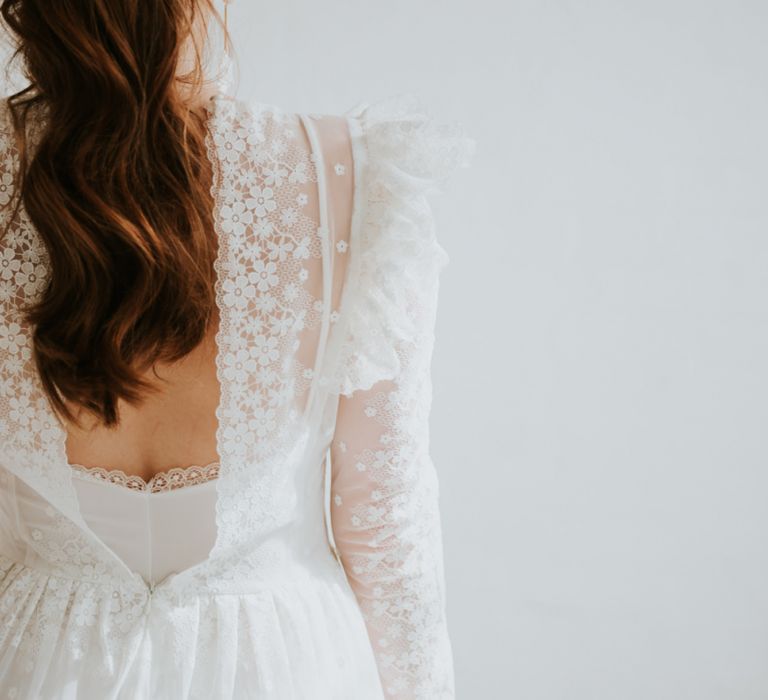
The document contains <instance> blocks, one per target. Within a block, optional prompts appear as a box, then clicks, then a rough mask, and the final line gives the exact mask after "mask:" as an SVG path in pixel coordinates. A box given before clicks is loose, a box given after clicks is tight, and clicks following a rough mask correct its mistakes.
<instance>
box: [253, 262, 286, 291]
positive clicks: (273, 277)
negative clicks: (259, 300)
mask: <svg viewBox="0 0 768 700" xmlns="http://www.w3.org/2000/svg"><path fill="white" fill-rule="evenodd" d="M251 278H252V279H253V281H254V283H255V284H256V286H257V287H258V289H259V291H260V292H266V291H267V290H268V289H269V288H270V287H274V286H275V285H276V284H277V283H278V282H279V281H280V278H279V277H278V276H277V265H276V264H275V263H273V262H271V261H270V262H268V263H266V264H265V263H264V261H263V260H257V261H256V262H255V263H254V264H253V272H252V273H251Z"/></svg>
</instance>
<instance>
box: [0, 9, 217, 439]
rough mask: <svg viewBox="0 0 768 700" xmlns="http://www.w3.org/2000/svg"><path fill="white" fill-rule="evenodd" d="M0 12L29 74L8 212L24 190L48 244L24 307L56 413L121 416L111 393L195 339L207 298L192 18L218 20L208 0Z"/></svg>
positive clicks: (204, 186) (203, 164) (205, 202)
mask: <svg viewBox="0 0 768 700" xmlns="http://www.w3.org/2000/svg"><path fill="white" fill-rule="evenodd" d="M0 15H2V18H3V20H4V21H5V23H6V25H7V28H8V29H9V30H10V35H11V37H12V39H13V41H14V44H15V45H14V48H15V52H14V55H13V59H17V58H18V59H21V62H22V65H23V69H24V77H25V78H26V80H28V82H29V84H28V85H27V87H25V88H24V89H23V90H20V91H19V92H16V93H15V94H13V95H11V96H10V97H8V98H7V101H8V106H9V112H10V114H11V117H12V122H13V127H14V130H15V132H16V139H17V143H18V147H19V154H20V168H19V171H18V174H17V177H18V180H17V187H16V191H17V193H18V200H17V202H16V208H15V210H14V216H15V214H16V213H17V212H18V208H19V206H20V204H21V202H23V205H24V208H25V211H26V212H27V214H28V216H29V218H30V220H31V222H32V224H33V225H34V226H35V228H36V230H37V232H39V234H40V237H41V239H42V241H43V243H44V245H45V248H46V250H47V252H48V255H49V259H50V276H49V280H48V283H47V285H46V287H45V289H44V291H43V293H42V295H41V297H40V298H39V299H38V300H37V303H35V304H34V305H30V307H29V308H27V309H26V310H25V313H26V318H27V320H28V321H29V323H30V324H32V325H33V327H34V329H35V330H34V339H33V342H34V356H35V363H36V366H37V369H38V372H39V374H40V377H41V379H42V385H43V388H44V390H45V392H46V393H47V395H48V396H49V397H50V400H51V403H52V406H53V407H54V409H55V410H56V412H57V413H58V414H59V415H60V416H65V417H66V418H67V419H68V420H70V421H73V422H75V423H76V424H78V425H80V422H79V420H78V417H77V416H76V415H75V414H74V412H73V411H71V410H70V409H69V408H68V407H67V406H66V404H65V403H64V402H65V401H69V402H71V403H73V404H75V405H78V406H80V407H82V408H84V409H85V410H86V411H88V412H90V413H92V414H93V415H94V416H96V417H97V418H98V419H99V420H100V421H102V422H103V423H104V424H105V425H107V426H114V425H116V424H118V423H119V416H118V410H117V408H118V399H119V398H123V399H124V400H125V401H128V402H129V403H140V402H141V400H142V398H143V396H144V395H145V393H146V392H149V391H152V390H153V387H152V385H151V384H150V383H149V382H147V381H145V380H144V379H143V378H142V376H141V374H142V373H143V372H145V371H146V369H147V368H148V367H152V368H154V363H155V362H158V361H164V362H174V361H176V360H179V359H181V358H182V357H184V356H185V355H186V354H188V353H189V352H190V351H191V350H193V349H194V348H195V347H196V346H197V345H198V344H199V343H200V342H201V341H202V340H203V338H204V337H205V334H206V333H207V331H208V328H209V324H210V323H211V321H212V319H213V316H214V313H215V291H214V280H215V271H214V268H213V262H214V260H215V257H216V251H217V242H216V237H215V235H214V233H213V231H214V229H213V221H212V202H211V189H210V188H211V173H210V167H209V165H210V164H209V161H208V156H207V153H206V142H205V136H206V130H207V124H206V123H205V119H204V118H203V117H202V116H201V115H198V114H196V113H195V111H194V110H193V109H192V108H191V107H190V105H191V99H194V98H195V97H196V96H197V95H199V94H200V91H201V89H202V85H203V81H204V70H205V69H204V65H203V56H204V55H205V50H206V49H205V46H201V42H200V40H199V37H200V35H201V33H200V31H199V29H198V28H199V27H200V26H201V24H200V23H201V22H203V26H205V27H206V28H207V27H208V26H209V25H208V23H209V21H210V19H211V18H212V17H215V18H216V20H217V21H218V23H219V25H220V26H221V27H222V30H223V31H224V32H226V30H225V29H224V27H223V24H222V22H221V17H220V16H219V14H218V13H217V12H216V10H215V9H214V7H213V5H212V0H54V1H52V0H2V2H1V4H0ZM206 31H207V29H206ZM190 47H192V51H191V54H192V56H193V60H192V64H193V65H192V68H191V70H190V71H188V72H183V73H182V72H181V71H180V70H179V68H180V66H183V65H184V63H183V61H184V60H185V58H186V57H187V56H188V55H189V53H190V52H189V48H190ZM185 90H186V93H185ZM185 94H186V96H185ZM190 98H191V99H190ZM37 106H40V107H41V108H43V109H44V112H45V115H46V120H45V126H44V129H43V130H42V131H41V133H40V136H39V137H38V145H37V148H36V149H35V152H34V154H31V153H28V151H29V150H31V149H28V147H27V126H28V121H29V120H30V119H38V118H40V114H41V112H40V111H39V110H38V109H36V107H37ZM14 216H11V220H12V219H13V218H14ZM78 413H79V411H78Z"/></svg>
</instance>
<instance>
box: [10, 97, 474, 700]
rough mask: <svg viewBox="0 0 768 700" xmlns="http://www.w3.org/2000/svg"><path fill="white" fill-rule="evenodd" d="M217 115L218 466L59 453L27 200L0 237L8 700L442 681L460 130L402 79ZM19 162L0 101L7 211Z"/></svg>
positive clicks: (385, 694) (224, 107) (40, 250)
mask: <svg viewBox="0 0 768 700" xmlns="http://www.w3.org/2000/svg"><path fill="white" fill-rule="evenodd" d="M40 109H41V110H42V109H43V108H40ZM208 117H209V126H210V135H209V137H208V155H209V158H210V159H211V162H212V164H213V165H214V182H213V186H212V193H213V194H214V195H215V201H214V207H215V222H216V234H217V236H218V237H219V253H218V259H217V262H216V271H217V276H218V277H217V283H216V299H217V306H218V310H219V318H220V326H219V332H218V334H217V336H216V349H217V360H216V361H217V377H218V379H219V383H220V387H221V398H220V403H219V407H218V409H217V413H216V416H217V418H218V430H217V445H218V455H219V461H217V462H215V463H212V464H209V465H200V466H191V467H185V468H178V469H174V470H171V471H170V472H166V473H163V474H160V475H157V476H156V477H155V478H153V479H152V481H151V482H149V483H144V482H143V481H142V480H141V479H140V478H139V477H128V476H126V475H125V474H124V473H122V472H119V471H117V470H112V469H110V465H103V468H98V467H84V466H82V465H76V464H68V462H67V453H66V448H65V440H66V432H65V429H64V428H63V426H62V425H61V424H60V423H59V422H58V421H57V420H56V418H55V415H54V413H53V411H52V408H51V405H50V403H49V401H48V398H47V396H46V395H45V394H44V392H43V390H42V387H41V382H40V379H39V376H38V375H37V374H36V371H35V365H34V359H33V355H32V349H33V343H32V338H33V332H34V329H33V328H31V327H30V326H29V325H28V324H27V322H26V320H25V317H24V314H23V309H24V306H25V305H26V304H27V303H30V302H31V301H32V300H34V299H35V298H36V296H37V295H38V294H39V293H40V292H41V291H42V289H43V287H44V285H45V284H46V282H47V280H48V279H49V277H48V273H49V270H48V266H47V261H48V258H47V252H46V249H45V247H44V246H43V244H42V242H41V240H40V238H39V236H38V235H37V234H36V232H35V230H34V227H33V226H32V225H31V223H30V220H29V218H28V216H27V215H26V213H25V211H24V208H23V206H22V207H21V208H20V209H19V211H18V212H17V213H16V214H15V220H14V222H13V224H12V226H11V227H10V229H9V231H8V234H7V236H6V237H5V239H4V240H2V241H0V698H3V699H5V698H14V699H15V700H21V699H25V700H26V699H29V700H31V699H33V698H34V699H35V700H42V699H45V698H57V699H58V698H67V699H69V698H72V699H87V700H109V699H113V698H114V699H118V698H119V699H121V700H123V699H124V700H128V699H130V700H137V699H138V700H143V699H146V700H149V699H153V700H154V699H160V700H177V699H179V700H180V699H182V698H201V699H202V698H205V699H206V700H225V699H228V698H249V699H256V698H258V699H264V700H266V699H271V700H272V699H274V700H288V699H291V700H345V699H346V700H381V699H382V698H399V699H403V698H408V699H411V698H424V699H426V698H429V699H437V698H453V697H454V682H453V662H452V651H451V644H450V641H449V635H448V630H447V626H446V616H445V603H446V592H445V584H444V574H443V560H442V537H441V527H440V517H439V509H438V482H437V478H436V472H435V469H434V466H433V464H432V461H431V458H430V453H429V428H428V419H429V410H430V404H431V383H430V381H431V380H430V360H431V353H432V347H433V342H434V320H435V312H436V304H437V292H438V276H439V271H440V269H441V268H442V266H443V265H444V264H445V263H446V262H447V259H448V258H447V255H446V253H445V251H444V250H443V248H442V247H441V246H440V244H439V243H438V242H437V240H436V236H435V230H434V220H433V215H432V211H431V208H430V203H429V201H428V196H427V195H429V194H430V193H432V192H437V191H439V189H440V187H439V185H440V184H441V183H443V182H444V180H445V178H446V177H447V176H448V175H449V174H450V173H451V172H452V171H453V170H455V169H456V168H458V167H460V166H463V165H467V164H468V162H469V160H470V156H471V154H472V152H473V150H474V145H475V144H474V141H473V140H472V139H470V138H469V137H468V136H466V135H465V134H464V133H463V130H462V129H461V128H460V127H459V126H458V125H456V124H441V123H438V122H436V121H435V120H434V119H433V118H432V117H430V116H428V115H427V114H425V111H424V109H423V107H422V106H421V105H420V103H419V101H418V100H417V99H415V98H414V97H413V96H401V97H392V98H385V99H382V100H379V101H378V102H374V103H373V104H361V105H358V106H356V107H354V108H353V109H351V110H349V111H348V112H346V113H345V114H343V115H318V114H311V115H310V114H302V115H298V114H291V113H285V112H283V111H282V110H281V109H279V108H278V107H277V106H274V105H268V104H263V103H257V102H246V101H241V100H236V99H231V98H226V97H223V96H217V97H215V98H214V99H213V100H212V101H211V102H210V105H209V107H208ZM44 119H45V113H44V111H41V112H40V113H39V114H38V115H37V121H36V122H33V124H32V128H31V130H30V133H29V138H30V146H31V149H32V150H34V147H35V144H36V141H35V139H37V138H38V137H39V133H41V132H42V129H41V128H40V125H42V124H43V123H44ZM18 165H19V154H18V152H17V151H16V148H15V146H14V142H13V139H12V133H11V129H10V122H9V115H8V110H7V107H6V106H5V103H3V108H2V114H1V115H0V224H2V225H3V226H4V225H5V224H6V223H7V222H8V217H10V216H11V215H12V213H13V212H12V208H11V207H10V206H7V205H8V203H9V200H11V198H12V194H13V192H12V190H13V176H14V174H15V168H17V167H18ZM327 514H328V515H329V516H330V517H329V518H328V517H326V516H327Z"/></svg>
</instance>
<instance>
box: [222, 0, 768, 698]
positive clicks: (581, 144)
mask: <svg viewBox="0 0 768 700" xmlns="http://www.w3.org/2000/svg"><path fill="white" fill-rule="evenodd" d="M231 21H232V24H233V25H234V26H233V33H234V37H235V44H236V49H237V52H238V54H239V57H240V68H241V81H240V87H239V95H240V96H241V97H249V98H254V99H257V100H258V101H261V102H271V103H276V104H279V105H281V106H282V107H284V108H285V109H291V110H295V111H306V112H333V113H340V112H343V111H344V110H346V109H348V108H349V107H351V106H352V105H354V104H356V103H357V102H360V101H372V100H375V99H376V98H378V97H382V96H387V95H390V94H395V93H398V92H415V93H417V94H419V95H421V96H422V97H423V98H424V99H425V101H426V102H427V104H430V105H431V106H432V107H433V113H434V114H435V116H437V117H439V118H441V119H445V120H449V121H450V120H457V121H460V122H462V123H463V124H464V125H465V126H466V128H467V130H468V131H469V132H470V133H471V134H472V135H474V136H475V137H476V138H477V140H478V153H477V156H476V158H475V161H474V163H473V166H472V168H470V169H468V170H463V171H460V172H459V173H457V175H456V176H455V177H454V179H453V180H452V182H451V183H450V185H449V187H448V189H447V191H446V195H444V196H442V197H440V198H437V199H435V212H436V216H437V218H438V227H439V235H440V238H441V242H442V244H443V246H444V247H445V248H446V250H447V252H448V254H449V255H450V257H451V263H450V264H449V266H448V267H447V268H446V269H445V271H444V273H443V278H442V287H441V305H440V311H439V318H438V328H437V343H436V348H435V357H434V363H433V381H434V389H435V398H434V403H433V413H432V454H433V457H434V460H435V463H436V465H437V468H438V471H439V473H440V479H441V510H442V513H443V523H444V524H443V530H444V538H445V561H446V569H447V587H448V614H449V622H450V627H451V635H452V640H453V647H454V654H455V662H456V673H457V691H458V692H457V696H458V697H459V698H461V699H462V700H475V699H478V700H486V699H488V700H496V699H498V700H507V699H508V698H516V699H520V700H688V699H690V700H766V698H768V663H766V659H768V515H767V514H766V494H767V492H768V473H767V472H766V468H765V467H766V454H767V448H768V440H767V439H766V434H767V433H766V423H767V422H768V420H767V419H768V369H766V361H768V313H767V312H766V304H768V239H767V238H766V227H767V226H768V202H767V200H766V185H768V173H767V172H766V169H767V168H768V138H767V137H766V133H767V132H768V80H766V78H768V75H766V73H767V72H768V68H767V65H768V64H767V61H768V44H767V43H766V36H767V35H768V5H766V4H765V3H761V2H758V1H757V0H754V1H752V2H748V1H740V0H721V1H720V2H712V1H709V0H699V1H697V2H693V1H692V0H691V1H686V0H665V1H663V2H662V1H660V0H643V1H642V2H640V1H637V2H632V3H630V2H626V1H622V0H611V1H610V2H609V1H608V0H602V1H601V0H592V1H588V0H585V1H582V2H576V1H575V0H573V1H568V0H527V1H521V0H508V1H502V0H474V1H473V2H458V0H441V1H439V0H421V1H420V2H413V0H410V1H406V0H389V1H388V2H386V3H374V2H372V1H371V0H368V1H363V2H361V1H360V0H357V2H352V1H351V0H326V2H322V3H313V2H308V1H307V0H304V1H301V2H300V1H299V0H283V1H282V2H280V3H273V4H272V5H269V4H267V3H257V2H254V1H253V0H250V1H246V0H242V1H241V2H239V3H236V4H235V5H233V7H232V10H231Z"/></svg>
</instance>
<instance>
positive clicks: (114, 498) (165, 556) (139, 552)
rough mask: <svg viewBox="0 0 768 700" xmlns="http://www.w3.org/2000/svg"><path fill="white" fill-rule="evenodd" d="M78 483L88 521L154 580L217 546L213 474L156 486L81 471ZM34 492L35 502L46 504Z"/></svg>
mask: <svg viewBox="0 0 768 700" xmlns="http://www.w3.org/2000/svg"><path fill="white" fill-rule="evenodd" d="M74 484H75V488H76V489H77V498H78V502H79V504H80V512H81V513H82V514H83V518H84V519H85V522H86V523H88V527H90V528H91V530H93V532H94V533H95V534H96V536H97V537H98V538H99V539H100V540H101V541H102V542H104V544H106V545H107V547H109V549H111V550H112V551H113V552H114V553H115V554H117V556H118V557H120V559H122V560H123V561H124V562H125V563H126V564H127V565H128V566H129V567H130V568H131V569H133V570H134V571H136V572H137V573H138V574H140V575H141V577H142V578H143V579H144V580H145V581H146V582H147V584H149V585H150V586H154V585H156V584H157V583H158V582H159V581H162V580H163V579H164V578H166V577H167V576H169V575H170V574H172V573H174V572H179V571H183V570H184V569H187V568H189V567H191V566H193V565H195V564H198V563H200V562H202V561H203V560H204V559H205V558H206V557H207V556H208V555H209V554H210V551H211V549H212V548H213V545H214V543H215V541H216V482H215V480H211V481H206V482H203V483H200V484H194V485H192V486H184V487H183V488H177V489H172V490H167V491H155V492H152V491H149V490H144V491H138V490H132V489H130V488H127V487H125V486H120V485H117V484H111V483H109V482H106V481H99V480H95V479H92V478H91V479H89V478H86V477H84V476H83V475H76V478H75V480H74ZM33 494H34V496H35V497H36V499H35V500H36V501H37V507H38V508H39V507H44V503H45V502H44V501H43V500H42V499H41V498H40V497H39V496H38V495H37V494H36V493H34V492H33ZM32 505H33V504H32V503H29V504H27V507H32Z"/></svg>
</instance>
